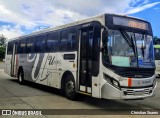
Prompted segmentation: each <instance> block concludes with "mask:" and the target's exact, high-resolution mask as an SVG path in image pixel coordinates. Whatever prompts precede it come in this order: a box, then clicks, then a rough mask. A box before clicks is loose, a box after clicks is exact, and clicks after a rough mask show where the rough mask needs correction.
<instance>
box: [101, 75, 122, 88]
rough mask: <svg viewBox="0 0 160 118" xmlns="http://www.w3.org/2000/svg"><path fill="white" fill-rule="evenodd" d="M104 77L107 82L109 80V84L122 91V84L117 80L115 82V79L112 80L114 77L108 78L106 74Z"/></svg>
mask: <svg viewBox="0 0 160 118" xmlns="http://www.w3.org/2000/svg"><path fill="white" fill-rule="evenodd" d="M103 76H104V78H105V80H107V82H108V83H109V84H111V85H112V86H114V87H116V88H118V89H121V88H120V84H119V82H118V81H117V80H115V79H114V78H112V77H109V76H107V75H106V74H104V75H103Z"/></svg>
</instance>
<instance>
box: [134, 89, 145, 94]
mask: <svg viewBox="0 0 160 118" xmlns="http://www.w3.org/2000/svg"><path fill="white" fill-rule="evenodd" d="M143 94H144V91H143V90H142V91H135V92H134V95H143Z"/></svg>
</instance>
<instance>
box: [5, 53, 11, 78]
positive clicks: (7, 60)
mask: <svg viewBox="0 0 160 118" xmlns="http://www.w3.org/2000/svg"><path fill="white" fill-rule="evenodd" d="M11 59H12V55H7V54H6V56H5V69H4V72H5V73H7V74H8V75H10V76H11Z"/></svg>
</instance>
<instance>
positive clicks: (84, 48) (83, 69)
mask: <svg viewBox="0 0 160 118" xmlns="http://www.w3.org/2000/svg"><path fill="white" fill-rule="evenodd" d="M93 34H94V33H93V27H91V28H86V29H82V30H81V39H80V70H79V84H80V92H85V93H89V94H91V93H92V90H91V85H92V73H91V69H92V53H93V52H92V49H93Z"/></svg>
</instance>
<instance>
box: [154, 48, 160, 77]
mask: <svg viewBox="0 0 160 118" xmlns="http://www.w3.org/2000/svg"><path fill="white" fill-rule="evenodd" d="M154 52H155V53H154V55H155V65H156V71H155V73H156V75H157V76H158V77H160V45H154Z"/></svg>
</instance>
